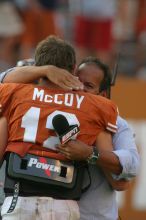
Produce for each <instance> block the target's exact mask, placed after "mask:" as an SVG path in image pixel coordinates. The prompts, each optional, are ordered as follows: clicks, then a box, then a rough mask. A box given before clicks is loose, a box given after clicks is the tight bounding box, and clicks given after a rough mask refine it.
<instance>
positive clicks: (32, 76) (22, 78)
mask: <svg viewBox="0 0 146 220" xmlns="http://www.w3.org/2000/svg"><path fill="white" fill-rule="evenodd" d="M47 68H48V66H41V67H36V66H35V67H34V66H23V67H16V68H14V70H12V71H11V72H9V73H8V74H7V75H6V76H5V77H4V79H3V83H32V82H34V81H35V80H37V79H39V78H41V77H44V76H45V73H46V70H47Z"/></svg>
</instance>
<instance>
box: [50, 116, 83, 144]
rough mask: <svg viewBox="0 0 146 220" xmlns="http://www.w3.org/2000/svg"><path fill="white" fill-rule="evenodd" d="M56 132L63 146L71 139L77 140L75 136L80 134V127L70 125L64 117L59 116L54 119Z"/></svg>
mask: <svg viewBox="0 0 146 220" xmlns="http://www.w3.org/2000/svg"><path fill="white" fill-rule="evenodd" d="M52 124H53V127H54V130H55V132H56V133H57V135H58V136H59V139H60V142H61V144H65V143H66V142H68V141H69V140H71V139H75V135H76V134H78V133H79V132H80V129H79V126H78V125H77V124H75V125H69V123H68V121H67V119H66V117H65V116H64V115H61V114H58V115H56V116H54V118H53V119H52Z"/></svg>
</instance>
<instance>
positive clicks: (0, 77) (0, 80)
mask: <svg viewBox="0 0 146 220" xmlns="http://www.w3.org/2000/svg"><path fill="white" fill-rule="evenodd" d="M14 68H15V67H14ZM14 68H11V69H8V70H6V71H4V72H2V73H0V83H2V82H3V79H4V78H5V76H6V75H7V74H9V73H10V72H11V71H12V70H14Z"/></svg>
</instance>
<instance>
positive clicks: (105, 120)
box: [100, 100, 118, 133]
mask: <svg viewBox="0 0 146 220" xmlns="http://www.w3.org/2000/svg"><path fill="white" fill-rule="evenodd" d="M117 116H118V108H117V106H116V105H115V104H114V102H112V101H111V100H104V102H103V103H102V108H101V109H100V124H101V127H102V128H104V129H105V130H107V131H109V132H111V133H116V132H117V123H116V122H117Z"/></svg>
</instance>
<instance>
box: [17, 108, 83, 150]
mask: <svg viewBox="0 0 146 220" xmlns="http://www.w3.org/2000/svg"><path fill="white" fill-rule="evenodd" d="M57 114H62V115H64V116H65V117H66V118H67V120H68V123H69V125H73V124H77V125H78V126H79V125H80V123H79V120H78V119H77V117H76V115H75V114H72V113H67V112H63V111H54V112H53V113H51V114H50V115H48V117H47V119H46V128H48V129H50V130H54V128H53V125H52V119H53V117H54V116H55V115H57ZM39 118H40V108H37V107H31V108H30V109H29V110H28V111H27V112H26V113H25V115H24V116H23V118H22V123H21V127H22V128H25V131H24V137H23V141H24V142H31V143H35V142H36V136H37V132H39V131H38V124H39ZM59 143H60V142H59V138H58V137H57V136H49V137H48V138H47V139H46V140H44V142H43V143H42V145H43V147H46V148H49V149H55V145H56V144H59Z"/></svg>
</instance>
